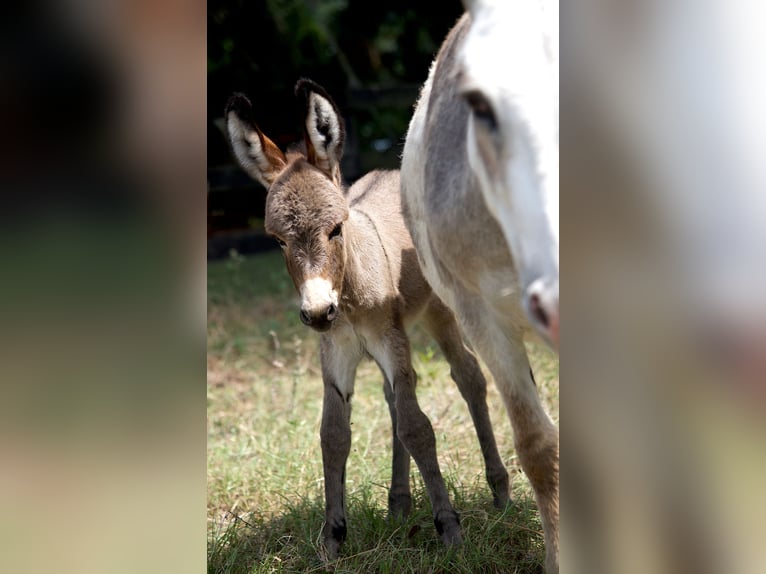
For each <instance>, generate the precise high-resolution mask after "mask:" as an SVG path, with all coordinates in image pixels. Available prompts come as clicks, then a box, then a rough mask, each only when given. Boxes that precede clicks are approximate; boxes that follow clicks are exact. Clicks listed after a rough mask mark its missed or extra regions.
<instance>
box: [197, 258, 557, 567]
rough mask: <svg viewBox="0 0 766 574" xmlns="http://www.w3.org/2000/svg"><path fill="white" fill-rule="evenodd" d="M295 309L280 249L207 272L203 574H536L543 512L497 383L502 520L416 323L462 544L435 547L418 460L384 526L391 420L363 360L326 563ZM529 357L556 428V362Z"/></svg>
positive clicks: (313, 384)
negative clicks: (336, 532)
mask: <svg viewBox="0 0 766 574" xmlns="http://www.w3.org/2000/svg"><path fill="white" fill-rule="evenodd" d="M297 310H298V299H297V294H296V293H295V289H294V287H293V285H292V282H291V280H290V278H289V277H288V275H287V273H286V271H285V268H284V263H283V261H282V258H281V254H280V253H279V252H274V253H267V254H263V255H258V256H254V257H241V256H239V255H237V254H233V255H232V257H230V258H229V259H227V260H225V261H217V262H211V263H210V264H209V267H208V395H207V403H208V405H207V407H208V572H211V573H213V572H215V573H224V572H226V573H248V574H250V573H266V572H315V571H317V572H318V571H334V572H339V573H340V572H471V573H473V572H519V573H528V572H541V571H542V563H543V558H544V550H543V540H542V529H541V526H540V521H539V516H538V515H537V511H536V508H535V503H534V498H533V497H532V495H531V489H530V487H529V483H528V481H527V479H526V477H525V476H524V474H523V472H522V471H521V470H520V468H519V465H518V460H517V458H516V455H515V453H514V450H513V441H512V436H511V431H510V423H509V422H508V418H507V415H506V413H505V410H504V408H503V406H502V401H501V400H500V397H499V395H498V393H497V391H496V390H495V388H494V385H492V384H490V388H489V389H488V391H489V392H488V401H489V406H490V416H491V418H492V421H493V424H494V428H495V434H496V437H497V441H498V447H499V449H500V452H501V455H502V456H503V457H504V462H505V464H506V467H507V468H508V471H509V473H510V475H511V483H512V495H513V498H514V503H513V504H512V505H510V506H509V507H508V508H506V509H505V510H504V511H498V510H495V509H494V508H492V502H491V494H490V492H489V488H488V486H487V485H486V482H485V480H484V478H483V474H484V466H483V460H482V457H481V452H480V450H479V445H478V441H477V439H476V435H475V433H474V430H473V425H472V424H471V420H470V416H469V414H468V410H467V408H466V406H465V403H464V402H463V400H462V398H461V397H460V393H459V392H458V390H457V387H456V386H455V384H454V383H453V382H452V380H451V379H450V378H449V366H448V365H447V364H446V362H445V361H444V360H443V358H442V356H441V352H440V351H439V349H438V348H437V347H436V346H435V344H434V343H433V342H432V341H430V339H429V337H428V336H427V335H426V334H425V333H424V332H422V331H420V330H419V329H417V328H415V329H414V330H413V333H412V343H413V344H412V347H413V363H414V366H415V369H416V371H417V372H418V376H419V379H418V399H419V402H420V404H421V407H422V408H423V410H424V412H425V413H426V415H428V417H429V419H430V420H431V424H432V425H433V427H434V432H435V433H436V439H437V448H438V456H439V461H440V464H441V467H442V473H443V474H444V477H445V480H446V482H447V487H448V489H449V490H450V494H451V497H452V502H453V504H454V505H455V507H456V509H457V510H458V512H460V516H461V523H462V526H463V535H464V539H465V544H464V545H463V546H461V547H460V548H458V549H453V550H449V549H446V548H445V547H443V545H442V544H441V543H440V541H439V539H438V538H437V535H436V532H435V528H434V526H433V522H432V518H431V511H430V503H429V501H428V497H427V495H426V492H425V488H424V485H423V482H422V480H421V478H420V475H419V473H418V471H417V468H416V466H415V464H414V463H413V464H412V471H411V476H410V481H411V485H412V495H413V505H412V512H411V515H410V517H409V518H408V519H407V521H406V522H404V523H392V522H389V520H388V518H387V509H386V505H387V493H388V491H387V485H388V482H389V480H390V472H391V471H390V464H391V463H390V461H391V422H390V418H389V416H388V410H387V408H386V406H385V400H384V398H383V391H382V386H381V385H382V377H381V375H380V373H379V371H378V370H377V367H376V366H375V365H374V364H373V363H372V362H363V363H362V365H360V368H359V371H358V374H357V381H356V387H355V394H354V400H353V412H352V417H351V419H352V433H353V436H352V447H351V454H350V456H349V460H348V464H347V471H346V488H347V496H348V498H347V513H348V529H349V530H348V538H347V540H346V543H345V545H344V546H343V547H342V549H341V557H340V558H339V559H338V560H337V561H335V562H333V563H331V564H330V565H325V564H323V562H322V561H321V558H320V557H321V554H322V549H321V544H320V542H321V528H322V521H323V517H324V493H323V477H322V461H321V450H320V446H319V423H320V419H321V410H322V380H321V376H320V372H319V358H318V335H317V334H316V333H314V332H313V331H310V330H309V329H308V328H306V327H304V326H303V325H302V324H301V323H300V321H299V319H298V312H297ZM530 359H531V362H532V366H533V369H534V371H535V379H536V380H537V384H538V389H539V392H540V395H541V397H542V399H543V401H544V403H545V404H546V406H547V408H548V410H549V412H550V413H551V414H552V416H553V418H554V420H556V421H557V420H558V360H557V359H556V358H555V357H554V356H553V355H552V354H551V353H550V352H548V351H547V350H545V349H542V348H539V347H534V346H533V347H530Z"/></svg>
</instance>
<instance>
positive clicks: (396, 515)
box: [388, 494, 412, 522]
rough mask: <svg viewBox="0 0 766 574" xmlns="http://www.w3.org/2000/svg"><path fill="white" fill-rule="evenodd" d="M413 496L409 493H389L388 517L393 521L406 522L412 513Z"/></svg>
mask: <svg viewBox="0 0 766 574" xmlns="http://www.w3.org/2000/svg"><path fill="white" fill-rule="evenodd" d="M410 506H412V497H411V496H410V495H409V494H406V495H405V494H400V495H398V496H392V495H390V494H389V495H388V519H389V520H391V521H392V522H404V521H405V520H406V519H407V516H409V514H410Z"/></svg>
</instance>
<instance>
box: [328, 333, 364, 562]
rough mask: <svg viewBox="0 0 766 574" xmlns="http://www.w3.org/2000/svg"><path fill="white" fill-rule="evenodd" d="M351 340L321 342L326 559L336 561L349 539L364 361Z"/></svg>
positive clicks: (329, 338)
mask: <svg viewBox="0 0 766 574" xmlns="http://www.w3.org/2000/svg"><path fill="white" fill-rule="evenodd" d="M361 356H362V355H361V352H360V351H359V350H358V346H357V345H354V344H353V341H351V340H346V341H343V340H339V338H333V337H331V336H329V335H323V336H322V339H321V360H322V380H323V382H324V403H323V406H322V426H321V429H320V436H321V442H322V464H323V466H324V489H325V525H324V532H323V534H324V536H323V538H324V543H325V548H326V550H327V557H328V558H329V559H330V560H334V559H335V558H337V556H338V550H339V549H340V546H341V544H342V543H343V541H344V540H345V539H346V492H345V482H346V460H347V459H348V454H349V451H350V450H351V422H350V421H351V396H352V394H353V392H354V378H355V376H356V367H357V365H358V364H359V361H360V360H361Z"/></svg>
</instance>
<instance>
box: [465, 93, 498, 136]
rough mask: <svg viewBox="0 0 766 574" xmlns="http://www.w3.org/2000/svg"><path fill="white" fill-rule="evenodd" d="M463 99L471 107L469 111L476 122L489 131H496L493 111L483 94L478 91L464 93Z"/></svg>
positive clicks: (495, 119)
mask: <svg viewBox="0 0 766 574" xmlns="http://www.w3.org/2000/svg"><path fill="white" fill-rule="evenodd" d="M464 97H465V101H466V102H467V103H468V105H469V106H471V111H472V112H473V116H474V117H475V118H476V120H478V121H479V122H481V123H483V124H484V125H485V126H486V127H487V128H489V129H490V130H492V131H495V130H496V129H497V118H496V117H495V111H494V110H493V109H492V104H490V103H489V100H487V98H486V97H485V96H484V94H482V93H481V92H478V91H470V92H466V93H465V95H464Z"/></svg>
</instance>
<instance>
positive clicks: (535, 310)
mask: <svg viewBox="0 0 766 574" xmlns="http://www.w3.org/2000/svg"><path fill="white" fill-rule="evenodd" d="M529 311H530V313H532V316H533V317H534V318H535V320H537V322H538V323H540V325H542V326H543V327H544V328H545V329H547V328H548V327H549V326H550V321H549V320H548V314H547V313H546V312H545V309H543V305H542V303H541V302H540V296H539V295H538V294H537V293H533V294H532V295H530V297H529Z"/></svg>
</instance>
